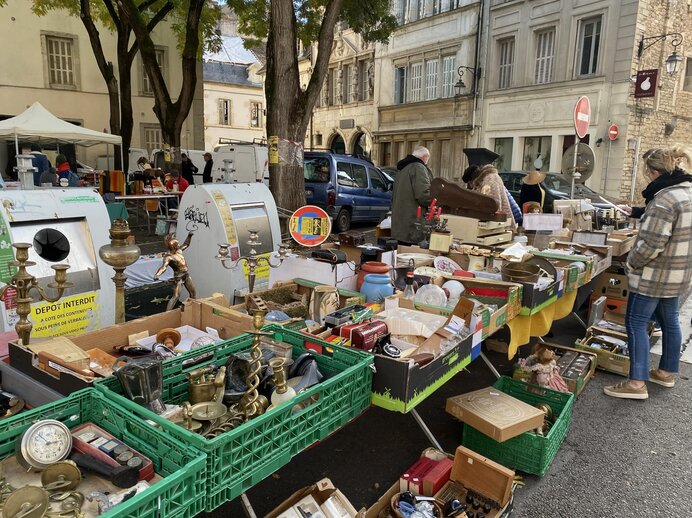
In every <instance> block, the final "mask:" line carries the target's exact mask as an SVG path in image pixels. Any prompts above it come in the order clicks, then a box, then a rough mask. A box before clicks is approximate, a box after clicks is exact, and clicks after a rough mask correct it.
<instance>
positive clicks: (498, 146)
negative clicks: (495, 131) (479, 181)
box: [493, 137, 530, 171]
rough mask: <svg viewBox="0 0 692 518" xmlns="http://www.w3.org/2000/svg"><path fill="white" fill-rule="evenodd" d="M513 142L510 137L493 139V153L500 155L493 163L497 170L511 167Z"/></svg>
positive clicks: (506, 169)
mask: <svg viewBox="0 0 692 518" xmlns="http://www.w3.org/2000/svg"><path fill="white" fill-rule="evenodd" d="M513 143H514V139H513V138H511V137H509V138H496V139H495V153H497V154H498V155H500V156H499V157H498V158H497V159H496V160H495V162H493V163H494V164H495V167H497V170H498V171H509V170H511V169H512V145H513ZM529 170H530V169H529Z"/></svg>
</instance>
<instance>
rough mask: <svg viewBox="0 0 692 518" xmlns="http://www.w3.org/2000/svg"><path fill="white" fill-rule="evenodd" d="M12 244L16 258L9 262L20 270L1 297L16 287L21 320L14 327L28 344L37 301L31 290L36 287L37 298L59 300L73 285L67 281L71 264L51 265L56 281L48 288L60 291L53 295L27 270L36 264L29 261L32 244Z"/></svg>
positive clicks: (50, 300) (1, 290)
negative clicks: (34, 306)
mask: <svg viewBox="0 0 692 518" xmlns="http://www.w3.org/2000/svg"><path fill="white" fill-rule="evenodd" d="M12 246H13V247H15V248H16V249H17V251H16V253H15V257H16V260H14V261H10V262H9V263H8V264H9V266H16V267H17V269H18V270H17V273H15V274H14V276H13V277H12V279H10V282H9V283H8V284H7V285H5V286H3V287H2V288H0V298H2V296H3V295H4V294H5V291H7V289H8V288H14V289H15V290H16V291H17V315H19V322H17V324H16V325H15V326H14V328H15V330H16V331H17V335H18V336H19V338H20V339H21V341H22V344H23V345H28V344H29V339H30V337H31V329H32V328H33V325H32V324H31V322H30V321H29V319H28V318H27V317H28V316H29V315H30V314H31V303H32V302H34V301H35V300H34V299H33V298H32V297H31V290H33V289H35V290H36V292H37V293H38V299H36V300H39V301H40V300H45V301H46V302H57V301H58V300H60V298H61V297H62V294H63V292H64V291H65V289H67V288H71V287H72V286H73V284H72V283H71V282H67V269H68V268H69V267H70V265H69V264H54V265H52V266H51V268H53V270H55V282H51V283H49V284H48V288H51V289H54V290H57V292H58V293H57V295H56V296H55V297H51V296H49V295H48V294H47V293H46V292H45V291H44V290H43V288H41V286H39V285H38V281H37V280H36V277H34V276H33V275H31V274H30V273H29V272H27V271H26V269H27V267H29V266H34V265H35V264H36V263H35V262H33V261H29V248H31V245H30V244H29V243H13V244H12Z"/></svg>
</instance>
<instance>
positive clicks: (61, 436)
mask: <svg viewBox="0 0 692 518" xmlns="http://www.w3.org/2000/svg"><path fill="white" fill-rule="evenodd" d="M71 451H72V435H71V434H70V429H69V428H68V427H67V426H65V425H64V424H63V423H61V422H60V421H56V420H55V419H44V420H41V421H38V422H36V423H34V424H32V425H31V426H30V427H29V428H27V429H26V431H25V432H24V434H23V435H22V437H21V439H20V440H19V441H17V446H16V456H17V462H18V463H19V465H20V466H22V467H23V468H25V469H26V470H27V471H42V470H44V469H46V468H47V467H48V466H50V465H52V464H55V463H56V462H60V461H62V460H65V459H66V458H67V457H68V456H69V455H70V452H71Z"/></svg>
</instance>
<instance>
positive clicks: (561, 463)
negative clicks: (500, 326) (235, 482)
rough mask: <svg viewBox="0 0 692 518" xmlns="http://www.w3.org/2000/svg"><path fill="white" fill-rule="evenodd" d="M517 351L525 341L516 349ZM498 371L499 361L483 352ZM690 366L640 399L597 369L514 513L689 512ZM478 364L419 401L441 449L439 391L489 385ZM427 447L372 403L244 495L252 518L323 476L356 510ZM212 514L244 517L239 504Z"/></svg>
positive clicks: (504, 364) (562, 332)
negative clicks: (542, 472)
mask: <svg viewBox="0 0 692 518" xmlns="http://www.w3.org/2000/svg"><path fill="white" fill-rule="evenodd" d="M554 332H555V337H554V338H552V340H553V341H555V342H558V343H564V344H569V343H572V342H573V338H574V337H575V336H576V335H577V334H580V333H581V331H579V328H578V327H577V326H576V325H575V323H574V322H573V321H572V319H571V318H570V317H567V319H565V320H564V321H561V322H559V323H558V324H556V325H555V326H554ZM523 349H524V351H523V352H524V354H526V352H527V351H526V350H528V347H524V348H523ZM489 357H490V358H491V361H492V362H493V363H494V365H495V366H496V367H497V368H498V370H500V372H501V373H505V374H509V373H510V368H511V364H510V362H508V361H507V359H506V357H503V355H500V354H496V353H489ZM691 374H692V368H691V366H690V365H687V364H683V372H682V377H681V379H680V380H679V381H678V383H677V386H676V387H675V388H674V389H664V388H663V387H659V386H657V385H653V386H650V388H649V394H650V397H649V400H648V401H644V402H641V401H620V400H614V399H611V398H607V397H606V396H604V395H602V388H603V386H604V385H606V384H612V383H617V382H619V381H621V380H622V379H623V378H621V377H620V376H616V375H611V374H606V373H604V372H602V371H597V373H596V377H595V378H594V379H593V380H592V381H591V383H590V384H589V385H588V386H587V388H586V390H585V391H584V393H583V394H582V395H581V396H580V397H579V399H578V400H577V402H576V405H575V408H574V415H573V418H572V425H571V429H570V431H569V433H568V435H567V438H566V441H565V443H564V444H563V446H562V448H561V450H560V451H559V452H558V454H557V457H556V459H555V461H554V462H553V464H552V466H551V468H550V470H549V471H548V473H547V474H546V476H544V477H542V478H540V477H536V476H525V477H524V481H525V483H526V486H525V487H523V488H519V489H517V491H516V499H515V511H514V516H517V517H522V518H543V517H545V518H557V517H564V518H568V517H570V518H571V517H575V516H584V517H612V518H619V517H622V518H626V517H633V516H643V515H647V514H649V513H651V512H653V513H654V515H657V516H673V515H674V516H691V515H692V491H690V489H689V480H688V477H687V476H686V475H687V473H688V472H689V467H690V466H691V465H692V452H691V451H690V448H689V444H690V438H691V437H692V435H691V433H690V429H692V414H691V413H690V411H689V410H690V399H691V396H692V385H691V384H690V381H689V377H690V375H691ZM493 381H494V378H493V376H492V374H491V373H490V371H489V370H488V368H487V367H486V366H485V364H484V363H483V362H482V360H480V359H478V360H476V361H475V362H473V363H472V364H471V365H470V366H469V368H468V369H467V370H466V371H463V372H461V373H459V374H458V375H457V376H455V377H454V378H453V379H452V380H450V382H449V383H447V384H446V385H445V386H443V387H442V388H441V389H440V390H438V391H437V392H436V393H435V394H434V395H433V396H431V397H430V398H428V399H427V400H426V401H424V402H423V403H422V404H421V405H420V406H419V407H418V411H419V413H420V415H421V417H422V418H423V419H424V420H425V422H426V423H427V424H428V426H429V428H430V429H431V431H432V432H433V433H434V435H435V436H436V437H437V439H438V441H439V442H440V443H441V445H442V446H443V448H444V449H445V450H446V451H448V452H453V451H454V450H455V448H456V447H457V446H458V445H459V444H460V443H461V434H462V425H461V423H459V422H458V421H456V420H454V419H453V418H452V417H451V416H449V415H448V414H447V413H445V411H444V405H445V400H446V398H447V397H450V396H453V395H457V394H460V393H464V392H469V391H471V390H475V389H478V388H482V387H484V386H487V385H489V384H491V383H493ZM428 446H430V444H429V443H428V441H427V439H426V437H425V435H424V434H423V432H422V431H421V430H420V428H418V426H417V425H416V422H415V421H414V419H413V417H411V416H410V415H403V414H398V413H393V412H387V411H385V410H382V409H379V408H374V407H373V408H370V409H369V410H368V411H367V412H365V414H364V415H362V416H361V417H360V418H359V419H358V420H357V421H355V422H353V423H351V424H349V425H348V426H346V427H345V428H343V429H342V430H340V431H339V432H337V433H336V434H334V435H333V436H332V437H330V438H328V439H327V440H325V441H323V442H322V443H320V444H318V445H317V446H315V447H313V448H311V449H310V450H308V451H305V452H303V453H301V454H300V455H298V456H297V457H295V458H294V459H293V461H292V462H291V463H290V464H289V465H288V466H286V467H284V468H283V469H281V470H279V471H278V472H277V473H276V474H274V475H273V476H270V477H269V478H267V479H265V480H264V481H262V482H261V483H259V484H258V485H256V486H255V487H254V488H252V489H251V490H250V491H249V492H248V496H249V498H250V500H251V502H252V504H253V506H254V508H255V511H256V512H257V514H258V516H263V515H264V514H265V513H267V512H268V511H270V510H271V509H273V508H274V507H275V506H276V505H278V504H279V503H281V502H282V501H283V500H284V499H285V498H287V497H288V496H290V495H291V494H292V493H293V492H294V491H295V490H297V489H299V488H301V487H304V486H307V485H310V484H312V483H314V482H316V481H317V480H319V479H321V478H323V477H329V478H330V479H332V481H333V482H334V483H335V484H336V486H337V487H339V488H340V489H341V490H342V491H343V492H344V493H345V494H346V495H347V496H348V497H349V499H350V500H351V502H352V503H353V504H354V505H355V506H356V507H357V508H358V507H363V506H369V505H372V504H373V503H374V502H375V501H376V500H377V499H378V498H379V497H380V496H381V495H382V494H383V493H384V492H385V491H386V490H387V488H388V487H389V486H391V485H392V484H393V483H394V482H396V481H397V480H398V477H399V475H400V474H401V473H402V472H403V471H404V470H405V469H406V468H407V467H409V466H410V465H411V464H413V462H414V461H415V459H416V457H417V456H418V455H419V454H420V452H421V451H422V450H423V449H425V448H427V447H428ZM208 516H211V517H222V516H223V517H227V516H238V517H239V516H243V514H242V510H241V507H240V505H239V503H238V501H235V502H231V503H230V504H227V505H225V506H223V507H221V508H219V509H218V510H217V511H216V512H214V513H211V514H209V515H208Z"/></svg>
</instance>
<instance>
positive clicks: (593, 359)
mask: <svg viewBox="0 0 692 518" xmlns="http://www.w3.org/2000/svg"><path fill="white" fill-rule="evenodd" d="M544 345H546V346H548V347H550V349H552V350H553V351H555V353H556V354H557V355H558V356H559V358H558V361H557V364H558V368H559V369H560V374H561V375H562V379H563V380H565V384H566V385H567V388H568V389H569V390H570V392H572V394H574V395H575V396H578V395H579V394H581V393H582V391H583V390H584V388H585V387H586V385H587V384H588V383H589V381H591V378H593V376H594V373H595V372H596V365H597V364H598V356H597V355H596V353H595V352H593V351H585V350H579V349H575V348H573V347H567V346H564V345H558V344H553V343H545V344H544ZM568 356H569V357H570V358H569V360H570V361H569V362H567V361H562V360H564V359H566V358H567V357H568ZM577 356H579V357H581V358H583V359H584V361H586V363H587V364H588V370H587V371H586V373H585V374H583V375H579V376H570V375H569V371H570V366H572V365H574V363H575V361H580V360H577V359H576V357H577ZM572 357H575V358H574V359H572ZM512 377H513V378H514V379H515V380H519V381H524V382H526V383H530V381H529V378H530V373H528V372H526V371H525V370H523V369H522V368H521V367H519V366H518V365H517V366H515V368H514V373H513V375H512Z"/></svg>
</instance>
